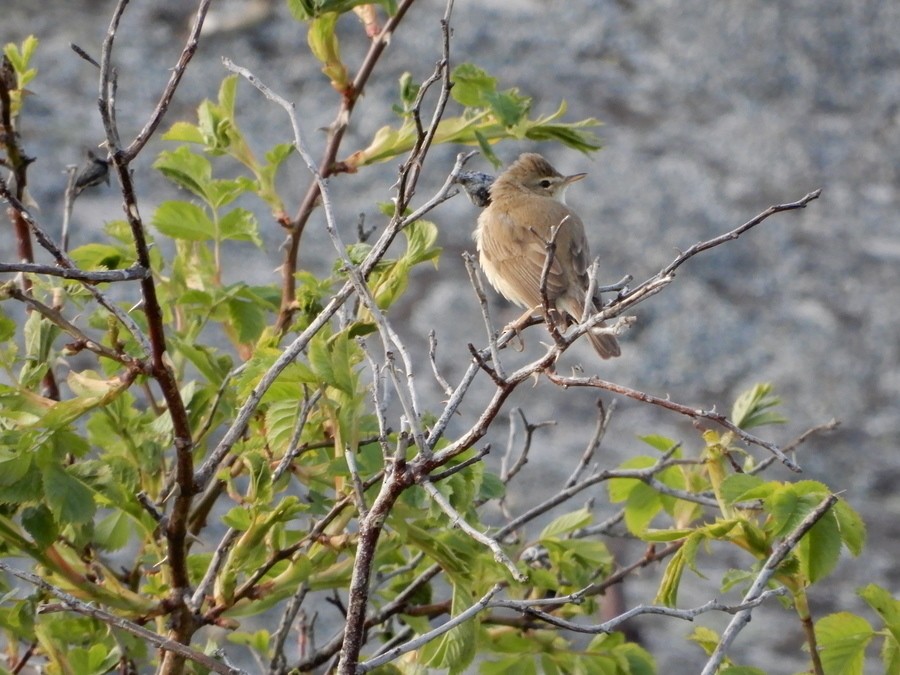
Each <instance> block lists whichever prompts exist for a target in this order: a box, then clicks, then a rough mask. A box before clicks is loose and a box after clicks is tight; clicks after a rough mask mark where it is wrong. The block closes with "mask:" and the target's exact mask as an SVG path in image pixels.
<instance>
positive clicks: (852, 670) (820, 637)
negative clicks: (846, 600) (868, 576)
mask: <svg viewBox="0 0 900 675" xmlns="http://www.w3.org/2000/svg"><path fill="white" fill-rule="evenodd" d="M815 630H816V641H817V642H818V644H819V656H820V658H821V659H822V665H823V666H824V668H825V672H826V673H829V675H830V674H831V673H840V674H841V675H863V673H864V670H863V667H864V665H865V658H866V647H867V646H868V644H869V642H870V641H871V639H872V638H873V637H874V636H875V631H873V630H872V626H871V625H870V624H869V622H868V621H866V620H865V619H863V618H862V617H859V616H856V615H855V614H851V613H850V612H838V613H837V614H830V615H828V616H826V617H823V618H822V619H820V620H819V621H817V622H816V629H815Z"/></svg>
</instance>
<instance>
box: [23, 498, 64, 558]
mask: <svg viewBox="0 0 900 675" xmlns="http://www.w3.org/2000/svg"><path fill="white" fill-rule="evenodd" d="M22 527H24V528H25V531H26V532H28V534H29V535H31V538H32V539H34V543H35V544H37V545H38V546H39V547H40V548H47V547H48V546H50V544H52V543H53V542H54V541H55V540H56V537H57V536H59V527H58V526H57V523H56V521H55V520H54V518H53V514H52V513H50V509H48V508H47V507H46V506H45V505H44V504H38V505H37V506H29V507H26V508H25V509H23V510H22Z"/></svg>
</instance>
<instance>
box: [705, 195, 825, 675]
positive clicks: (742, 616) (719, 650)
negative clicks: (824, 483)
mask: <svg viewBox="0 0 900 675" xmlns="http://www.w3.org/2000/svg"><path fill="white" fill-rule="evenodd" d="M817 196H818V195H817ZM837 501H838V497H837V495H828V496H827V497H826V498H825V499H823V500H822V501H821V502H819V505H818V506H816V508H814V509H813V510H812V511H810V512H809V514H808V515H807V516H806V517H805V518H804V519H803V520H802V521H800V524H799V525H797V527H795V528H794V529H793V531H791V533H790V534H789V535H788V536H787V537H785V538H784V539H783V540H782V541H781V543H780V544H778V545H777V546H776V547H775V549H774V550H773V551H772V554H771V555H770V556H769V557H768V559H767V560H766V562H765V564H764V565H763V567H762V569H761V570H760V572H759V574H758V575H757V576H756V579H754V580H753V584H752V585H751V586H750V589H749V590H748V591H747V593H746V594H745V595H744V600H743V602H744V603H749V602H754V601H755V600H756V599H757V598H760V597H762V596H763V595H764V594H765V593H766V592H767V591H765V588H766V586H767V585H768V583H769V580H770V579H771V578H772V577H773V576H774V574H775V572H777V571H778V567H779V565H781V563H782V561H783V560H784V559H785V558H786V557H787V556H788V554H789V553H790V552H791V551H793V550H794V549H795V548H796V547H797V544H799V543H800V540H801V539H802V538H803V536H804V535H805V534H806V533H807V532H809V531H810V529H812V527H813V525H815V524H816V523H817V522H819V520H820V519H821V518H822V517H823V516H824V515H825V514H826V513H828V511H829V510H830V509H831V507H832V506H834V505H835V504H836V503H837ZM748 623H750V610H749V609H744V610H741V611H739V612H737V613H736V614H735V616H734V618H733V619H732V620H731V621H730V622H729V624H728V626H727V627H726V628H725V631H724V632H723V633H722V638H721V639H720V640H719V644H718V645H716V648H715V650H714V651H713V653H712V654H711V655H710V657H709V660H708V661H707V662H706V665H705V666H704V667H703V672H702V673H701V675H714V674H715V672H716V671H718V669H719V666H720V665H721V664H722V661H723V660H724V659H725V654H726V653H727V651H728V648H729V647H730V646H731V643H733V642H734V640H735V639H736V638H737V636H738V634H739V633H740V632H741V631H742V630H743V629H744V627H745V626H746V625H747V624H748Z"/></svg>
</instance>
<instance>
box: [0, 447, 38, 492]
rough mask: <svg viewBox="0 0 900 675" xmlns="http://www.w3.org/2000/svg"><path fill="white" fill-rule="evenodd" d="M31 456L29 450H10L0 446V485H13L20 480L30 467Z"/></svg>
mask: <svg viewBox="0 0 900 675" xmlns="http://www.w3.org/2000/svg"><path fill="white" fill-rule="evenodd" d="M33 457H34V455H32V454H31V453H29V452H21V451H20V452H10V450H8V449H6V448H2V447H0V486H3V485H14V484H15V483H17V482H18V481H19V480H21V479H22V477H23V476H24V475H25V474H26V473H28V470H29V469H30V468H31V460H32V458H33Z"/></svg>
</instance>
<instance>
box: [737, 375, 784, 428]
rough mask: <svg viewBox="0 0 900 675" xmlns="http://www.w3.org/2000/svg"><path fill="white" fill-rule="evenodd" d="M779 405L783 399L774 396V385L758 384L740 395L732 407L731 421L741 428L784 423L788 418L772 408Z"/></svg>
mask: <svg viewBox="0 0 900 675" xmlns="http://www.w3.org/2000/svg"><path fill="white" fill-rule="evenodd" d="M777 405H781V399H780V398H778V397H777V396H772V385H771V384H769V383H768V382H765V383H761V384H757V385H755V386H753V387H752V388H751V389H748V390H747V391H745V392H744V393H742V394H741V395H740V396H738V398H737V400H736V401H735V402H734V406H733V407H732V409H731V421H732V422H734V423H735V424H736V425H737V426H739V427H740V428H741V429H752V428H753V427H761V426H764V425H767V424H784V423H785V422H787V418H785V417H783V416H782V415H780V414H778V413H776V412H775V411H773V410H770V408H774V407H775V406H777Z"/></svg>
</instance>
